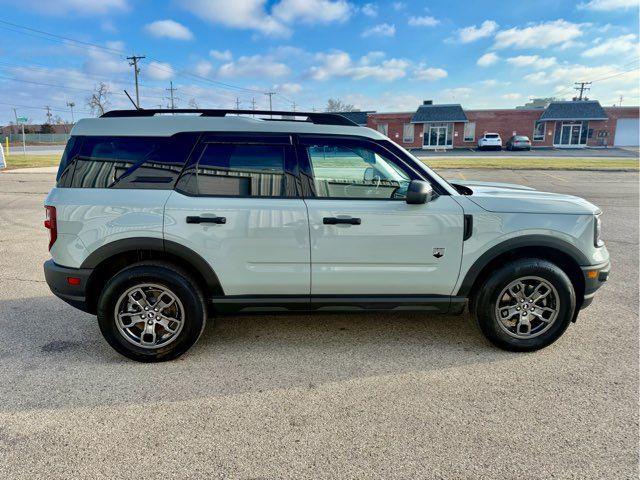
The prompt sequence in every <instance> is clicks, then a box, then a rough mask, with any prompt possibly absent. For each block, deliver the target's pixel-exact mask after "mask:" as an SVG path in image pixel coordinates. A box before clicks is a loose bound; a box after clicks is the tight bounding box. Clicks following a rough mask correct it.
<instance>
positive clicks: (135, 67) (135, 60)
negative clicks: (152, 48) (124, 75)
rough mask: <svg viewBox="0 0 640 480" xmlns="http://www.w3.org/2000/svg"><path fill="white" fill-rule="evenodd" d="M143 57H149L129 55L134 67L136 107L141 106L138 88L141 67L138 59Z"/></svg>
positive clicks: (130, 63) (128, 58)
mask: <svg viewBox="0 0 640 480" xmlns="http://www.w3.org/2000/svg"><path fill="white" fill-rule="evenodd" d="M143 58H147V57H145V56H136V55H132V56H130V57H127V60H130V62H129V65H131V66H132V67H133V76H134V78H135V82H136V107H137V108H140V91H139V88H138V74H139V73H140V68H139V67H138V60H142V59H143Z"/></svg>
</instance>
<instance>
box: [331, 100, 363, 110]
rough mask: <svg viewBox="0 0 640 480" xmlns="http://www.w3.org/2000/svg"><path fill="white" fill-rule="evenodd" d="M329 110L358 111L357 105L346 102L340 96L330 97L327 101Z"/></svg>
mask: <svg viewBox="0 0 640 480" xmlns="http://www.w3.org/2000/svg"><path fill="white" fill-rule="evenodd" d="M326 111H327V112H358V111H359V109H357V108H356V107H355V106H353V105H351V104H350V103H344V102H343V101H342V100H340V99H339V98H330V99H329V101H328V102H327V108H326Z"/></svg>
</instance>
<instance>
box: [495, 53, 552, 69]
mask: <svg viewBox="0 0 640 480" xmlns="http://www.w3.org/2000/svg"><path fill="white" fill-rule="evenodd" d="M507 62H508V63H510V64H511V65H514V66H516V67H530V68H534V69H536V70H544V69H545V68H549V67H552V66H554V65H555V64H556V57H548V58H543V57H540V56H538V55H518V56H517V57H510V58H507Z"/></svg>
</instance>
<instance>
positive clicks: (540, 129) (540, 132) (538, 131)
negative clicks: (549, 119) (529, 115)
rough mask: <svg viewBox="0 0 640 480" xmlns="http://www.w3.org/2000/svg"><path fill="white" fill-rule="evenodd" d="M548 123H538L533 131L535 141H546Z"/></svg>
mask: <svg viewBox="0 0 640 480" xmlns="http://www.w3.org/2000/svg"><path fill="white" fill-rule="evenodd" d="M545 125H546V122H536V126H535V129H534V130H533V141H534V142H541V141H543V140H544V133H545Z"/></svg>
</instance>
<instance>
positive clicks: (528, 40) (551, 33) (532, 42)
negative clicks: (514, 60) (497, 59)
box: [494, 19, 583, 48]
mask: <svg viewBox="0 0 640 480" xmlns="http://www.w3.org/2000/svg"><path fill="white" fill-rule="evenodd" d="M582 35H583V32H582V25H580V24H577V23H571V22H567V21H566V20H562V19H559V20H554V21H550V22H544V23H539V24H537V25H531V26H528V27H524V28H519V27H514V28H510V29H508V30H501V31H499V32H498V33H497V34H496V36H495V44H494V47H495V48H547V47H551V46H554V45H560V47H561V48H562V46H566V45H567V44H570V45H572V43H570V42H574V41H575V39H577V38H579V37H581V36H582Z"/></svg>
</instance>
